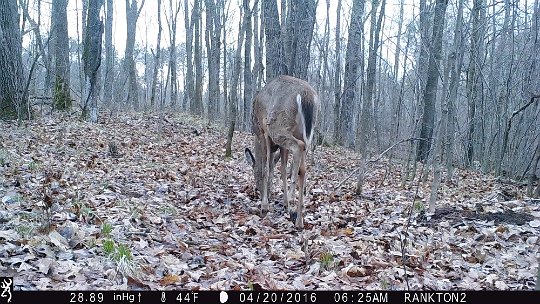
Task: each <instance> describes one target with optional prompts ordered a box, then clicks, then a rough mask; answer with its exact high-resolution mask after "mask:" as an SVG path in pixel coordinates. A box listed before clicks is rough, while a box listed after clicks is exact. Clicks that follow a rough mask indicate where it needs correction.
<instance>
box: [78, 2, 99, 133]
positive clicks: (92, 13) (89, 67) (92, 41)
mask: <svg viewBox="0 0 540 304" xmlns="http://www.w3.org/2000/svg"><path fill="white" fill-rule="evenodd" d="M102 5H103V0H90V1H89V4H88V21H87V22H86V27H87V28H86V39H85V41H84V52H83V54H85V56H83V59H84V73H85V75H86V79H87V81H88V82H89V87H90V90H89V91H88V96H87V97H86V101H85V104H84V107H83V111H82V115H83V117H84V118H87V119H88V118H89V119H90V121H91V122H97V118H98V117H97V100H98V97H99V96H98V94H97V92H98V89H99V88H98V86H97V85H96V78H97V73H98V69H99V66H100V64H101V36H102V34H103V23H102V22H101V20H100V18H99V12H100V10H101V6H102ZM88 107H90V108H91V112H90V113H88Z"/></svg>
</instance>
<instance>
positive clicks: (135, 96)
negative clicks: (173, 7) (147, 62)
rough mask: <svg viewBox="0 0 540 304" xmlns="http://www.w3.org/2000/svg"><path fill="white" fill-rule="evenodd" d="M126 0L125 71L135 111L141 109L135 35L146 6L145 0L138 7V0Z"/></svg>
mask: <svg viewBox="0 0 540 304" xmlns="http://www.w3.org/2000/svg"><path fill="white" fill-rule="evenodd" d="M129 1H130V0H126V26H127V33H126V50H125V55H124V60H125V69H124V70H125V72H126V75H127V77H128V95H127V100H128V103H131V104H133V109H134V110H135V111H138V110H139V107H140V104H139V88H138V84H137V70H136V68H135V59H134V58H133V56H134V50H135V35H136V30H137V19H139V15H140V13H141V9H142V7H143V6H144V2H145V0H142V2H141V6H140V7H137V0H131V3H130V2H129Z"/></svg>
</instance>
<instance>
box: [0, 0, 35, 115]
mask: <svg viewBox="0 0 540 304" xmlns="http://www.w3.org/2000/svg"><path fill="white" fill-rule="evenodd" d="M21 54H22V40H21V31H20V29H19V12H18V9H17V1H16V0H7V3H3V4H2V5H0V118H1V119H15V118H17V119H18V120H19V123H20V122H21V119H28V118H30V117H31V113H30V111H29V110H28V100H27V98H26V96H25V95H24V94H23V90H24V70H23V66H22V58H21Z"/></svg>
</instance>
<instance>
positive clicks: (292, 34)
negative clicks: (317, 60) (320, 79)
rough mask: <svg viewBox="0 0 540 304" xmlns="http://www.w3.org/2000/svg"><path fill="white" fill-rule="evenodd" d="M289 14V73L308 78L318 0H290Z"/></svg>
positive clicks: (287, 44) (287, 53) (287, 43)
mask: <svg viewBox="0 0 540 304" xmlns="http://www.w3.org/2000/svg"><path fill="white" fill-rule="evenodd" d="M288 8H289V9H288V16H287V33H286V35H285V36H286V37H287V38H286V42H285V43H286V46H287V47H286V48H285V49H286V50H287V52H286V54H285V55H286V58H287V62H286V63H287V74H289V75H292V76H295V77H298V78H302V79H307V70H308V65H309V60H310V46H311V38H312V37H313V28H314V25H315V11H316V9H317V1H316V0H304V1H290V2H289V7H288Z"/></svg>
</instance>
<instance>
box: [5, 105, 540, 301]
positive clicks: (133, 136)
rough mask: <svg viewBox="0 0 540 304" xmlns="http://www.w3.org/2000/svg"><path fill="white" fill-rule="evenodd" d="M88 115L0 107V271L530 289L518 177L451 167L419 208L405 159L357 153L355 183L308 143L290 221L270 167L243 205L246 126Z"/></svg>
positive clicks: (124, 281)
mask: <svg viewBox="0 0 540 304" xmlns="http://www.w3.org/2000/svg"><path fill="white" fill-rule="evenodd" d="M102 117H103V119H102V121H101V122H100V123H98V124H91V123H88V122H82V121H77V120H74V119H71V118H61V117H60V116H57V117H55V118H51V117H49V118H40V119H37V120H33V121H28V122H24V126H23V127H16V124H15V123H7V122H0V197H1V199H2V201H1V204H0V272H1V273H2V275H8V276H14V277H15V282H14V285H15V289H17V290H35V289H37V290H45V289H72V290H87V289H93V290H97V289H99V290H105V289H119V290H120V289H121V290H146V289H151V290H169V289H192V290H199V289H200V290H207V289H227V290H229V289H233V290H249V289H254V290H259V289H302V290H304V289H306V290H315V289H316V290H339V289H361V290H363V289H366V290H379V289H381V290H404V289H410V290H456V289H462V290H469V289H474V290H499V289H501V290H530V289H534V288H535V280H536V274H537V269H538V257H539V255H540V251H539V244H540V241H539V240H538V236H539V235H540V201H539V200H532V199H529V198H527V197H525V190H526V189H525V185H523V186H522V185H521V184H519V183H517V182H513V181H510V180H501V179H497V178H495V177H493V176H491V175H486V174H483V173H480V172H475V171H465V170H457V172H456V174H455V179H454V180H453V181H452V182H450V183H446V182H444V179H443V183H442V184H441V187H440V191H439V195H438V200H437V209H436V212H435V214H434V215H426V212H425V211H426V210H427V204H428V203H427V200H428V199H429V194H430V192H429V191H430V184H431V181H430V179H428V180H427V181H426V182H422V181H420V182H419V181H418V177H419V176H420V175H421V174H420V172H418V173H417V174H416V175H415V176H416V178H415V179H414V180H412V181H407V182H406V184H405V185H404V186H402V185H401V172H402V168H401V165H399V164H398V163H397V162H395V161H394V162H390V161H389V160H388V159H382V160H380V161H378V162H372V163H369V164H368V165H367V166H368V167H367V168H368V169H367V170H366V172H367V174H366V177H365V184H364V187H363V193H362V195H356V194H355V193H354V192H355V183H356V178H355V177H352V178H350V179H349V180H347V181H345V182H343V180H344V179H346V178H347V177H348V176H349V175H350V174H351V172H353V170H354V169H355V168H356V167H357V165H358V163H359V160H360V157H359V155H358V154H356V153H354V152H353V151H350V150H346V149H342V148H338V147H323V146H318V147H316V148H315V150H314V151H310V153H308V161H307V163H308V168H307V189H306V191H307V195H306V198H305V209H304V216H305V218H304V222H305V227H304V230H303V231H298V230H296V229H295V228H294V225H293V223H292V222H291V221H290V220H288V216H287V212H286V207H284V206H283V204H282V203H281V183H280V181H279V174H278V172H279V171H278V170H277V168H276V171H275V172H274V184H273V185H274V186H273V195H272V198H271V202H272V203H271V210H270V212H269V213H268V215H266V217H264V218H261V217H260V216H259V207H260V201H259V197H258V195H257V193H256V192H255V190H254V180H253V174H252V168H251V167H250V166H249V165H248V164H247V163H246V162H245V160H244V148H245V147H247V146H251V144H252V139H253V137H252V135H251V134H247V133H235V135H234V140H233V156H232V158H230V159H227V158H225V157H224V155H225V142H226V133H225V132H224V131H221V128H218V127H216V126H212V125H210V124H208V123H207V122H201V121H199V120H197V119H194V118H192V117H189V116H185V115H179V114H164V115H163V116H162V117H161V116H160V115H159V114H125V113H123V114H119V115H118V116H117V117H109V118H107V117H104V116H102ZM278 167H279V165H278ZM420 169H421V166H420V165H419V166H418V171H420ZM342 182H343V183H342ZM340 183H342V185H341V186H340V187H339V188H338V189H335V188H336V186H338V185H339V184H340Z"/></svg>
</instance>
